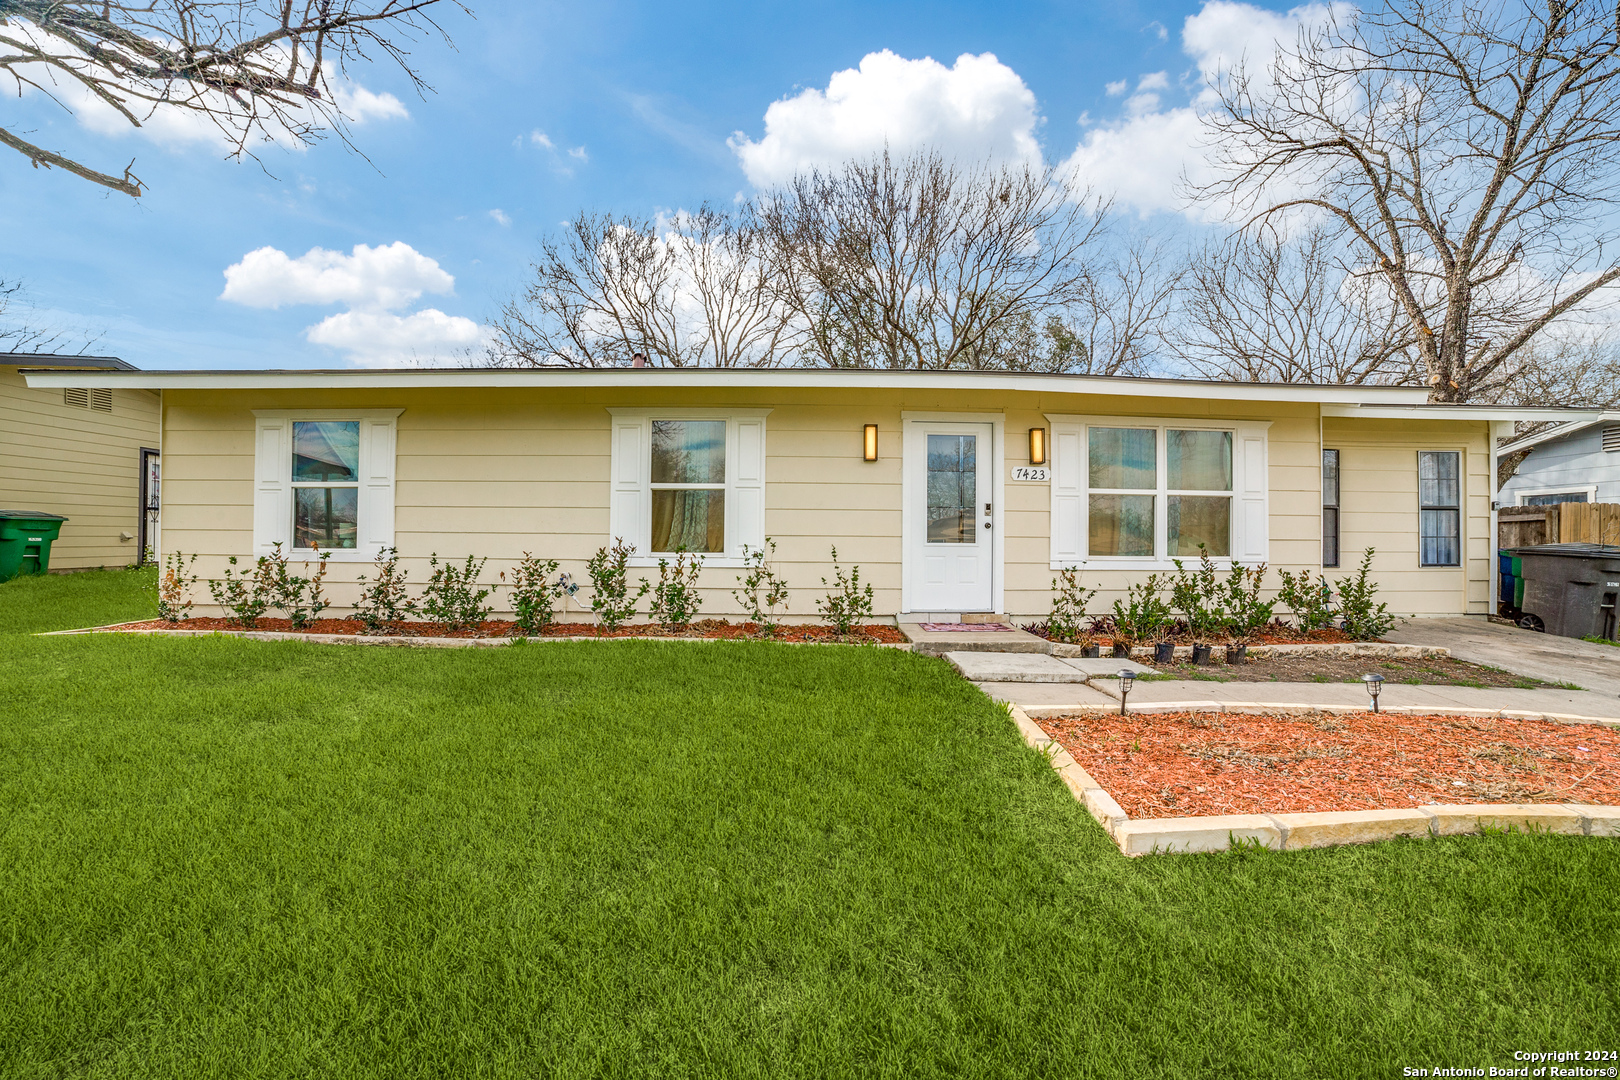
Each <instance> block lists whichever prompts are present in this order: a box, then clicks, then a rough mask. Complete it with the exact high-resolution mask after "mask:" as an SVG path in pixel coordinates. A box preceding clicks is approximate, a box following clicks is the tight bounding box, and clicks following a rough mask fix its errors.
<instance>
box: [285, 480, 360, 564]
mask: <svg viewBox="0 0 1620 1080" xmlns="http://www.w3.org/2000/svg"><path fill="white" fill-rule="evenodd" d="M359 504H360V493H359V492H358V491H357V490H356V489H354V488H352V487H351V488H328V487H301V488H293V547H295V548H319V549H320V550H321V551H335V550H338V549H340V548H352V547H354V546H355V536H356V533H357V531H358V530H357V529H356V523H357V522H358V521H359V515H358V511H359Z"/></svg>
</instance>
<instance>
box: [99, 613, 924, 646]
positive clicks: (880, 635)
mask: <svg viewBox="0 0 1620 1080" xmlns="http://www.w3.org/2000/svg"><path fill="white" fill-rule="evenodd" d="M112 629H116V630H242V629H247V628H246V627H242V626H239V625H237V624H236V622H235V621H234V620H231V619H183V620H181V621H180V622H177V623H168V622H164V621H163V620H162V619H149V620H147V621H145V622H132V623H121V624H119V625H118V626H116V627H113V628H112ZM252 629H254V630H277V631H282V632H287V633H291V632H293V626H292V621H291V620H290V619H259V620H257V622H255V623H254V625H253V627H252ZM364 630H365V628H364V627H363V626H361V625H360V623H358V622H356V621H354V620H353V619H316V620H315V621H314V622H312V623H310V624H308V625H307V626H305V627H304V628H303V630H302V631H301V632H302V633H306V634H349V635H359V634H361V633H363V632H364ZM388 633H389V634H395V635H402V636H406V637H454V638H473V637H519V636H524V635H523V634H522V632H521V631H520V630H518V628H517V624H516V623H511V622H502V621H499V620H494V621H490V622H486V623H481V624H480V625H479V627H478V629H477V630H453V631H446V630H443V629H441V628H440V627H439V625H438V624H437V623H430V622H401V623H395V624H394V625H393V626H392V627H390V628H389V630H388ZM528 636H531V637H603V638H627V637H635V638H755V637H761V636H763V635H762V634H761V633H760V628H759V626H758V625H757V624H755V623H751V622H743V623H729V622H724V621H722V620H720V619H699V620H698V621H697V622H694V623H693V624H692V625H691V627H690V628H689V629H688V630H687V631H686V632H685V633H681V634H670V633H665V632H664V628H663V627H662V626H660V625H659V624H658V623H634V624H626V625H624V626H621V627H619V628H618V629H617V630H614V631H611V632H609V631H606V630H603V629H601V628H600V627H598V626H595V625H594V624H591V623H552V624H551V625H550V626H547V627H546V628H545V629H544V630H542V631H541V632H540V633H538V634H533V635H528ZM773 640H776V641H838V640H840V639H839V637H838V635H837V634H835V633H833V630H832V627H830V626H779V627H777V630H776V635H775V637H774V639H773ZM849 640H850V641H854V642H877V643H881V644H896V645H897V644H901V643H903V642H904V641H905V640H906V638H905V635H904V634H902V633H900V631H899V630H897V629H895V628H894V627H892V626H882V625H879V624H876V623H869V624H867V625H865V626H861V627H858V628H857V629H856V632H855V633H854V634H852V635H850V638H849Z"/></svg>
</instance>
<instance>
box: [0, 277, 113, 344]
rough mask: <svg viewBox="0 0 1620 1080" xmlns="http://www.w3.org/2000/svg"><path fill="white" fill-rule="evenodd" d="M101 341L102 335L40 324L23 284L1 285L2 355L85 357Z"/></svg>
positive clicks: (8, 282)
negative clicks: (67, 355) (80, 355)
mask: <svg viewBox="0 0 1620 1080" xmlns="http://www.w3.org/2000/svg"><path fill="white" fill-rule="evenodd" d="M100 338H101V335H100V334H90V333H82V332H80V331H76V330H65V329H63V328H61V327H53V326H50V325H47V324H44V323H41V322H40V321H39V320H38V319H37V318H36V317H35V315H34V305H33V304H32V303H31V302H30V301H29V299H28V296H27V293H26V291H25V290H24V289H23V286H22V283H21V282H18V281H15V280H13V281H0V352H18V353H60V352H66V351H68V350H70V349H71V350H72V352H74V353H84V352H86V351H88V350H89V349H91V348H92V347H94V345H95V343H96V342H97V341H99V340H100Z"/></svg>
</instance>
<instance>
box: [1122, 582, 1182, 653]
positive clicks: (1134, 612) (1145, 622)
mask: <svg viewBox="0 0 1620 1080" xmlns="http://www.w3.org/2000/svg"><path fill="white" fill-rule="evenodd" d="M1163 590H1164V586H1163V584H1162V583H1161V582H1160V581H1159V575H1158V574H1149V575H1148V579H1147V580H1146V581H1144V582H1142V583H1141V584H1139V585H1127V586H1125V599H1124V601H1123V602H1122V601H1119V600H1115V601H1114V631H1115V633H1116V634H1117V635H1118V636H1119V637H1121V638H1123V639H1125V640H1126V641H1127V642H1132V643H1135V642H1139V641H1147V642H1158V641H1163V640H1164V639H1165V638H1166V637H1167V636H1169V633H1170V628H1171V627H1172V626H1173V625H1174V618H1173V616H1174V613H1173V612H1172V611H1171V610H1170V605H1169V604H1167V603H1165V601H1164V598H1163V597H1162V596H1161V595H1160V594H1161V593H1162V592H1163Z"/></svg>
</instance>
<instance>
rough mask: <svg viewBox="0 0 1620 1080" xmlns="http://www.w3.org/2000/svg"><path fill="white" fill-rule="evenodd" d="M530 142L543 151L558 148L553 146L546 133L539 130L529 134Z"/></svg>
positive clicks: (536, 129)
mask: <svg viewBox="0 0 1620 1080" xmlns="http://www.w3.org/2000/svg"><path fill="white" fill-rule="evenodd" d="M529 141H530V142H531V143H533V144H534V145H536V146H538V147H540V149H542V150H554V149H556V147H555V146H554V145H553V144H552V141H551V139H550V137H548V136H547V135H546V133H545V132H543V131H541V130H540V129H539V128H535V129H534V130H533V131H531V132H529Z"/></svg>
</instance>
